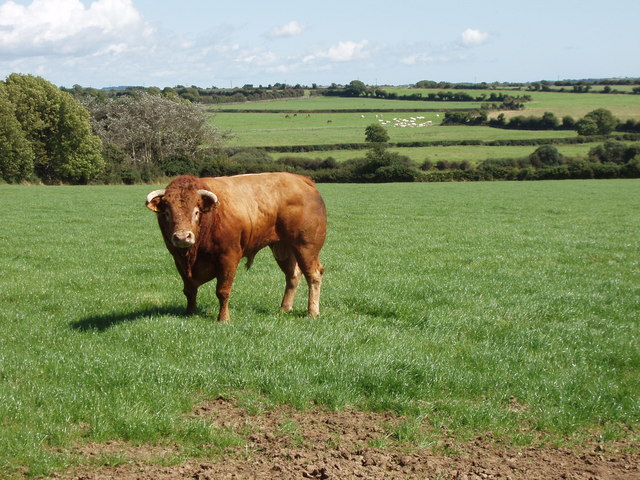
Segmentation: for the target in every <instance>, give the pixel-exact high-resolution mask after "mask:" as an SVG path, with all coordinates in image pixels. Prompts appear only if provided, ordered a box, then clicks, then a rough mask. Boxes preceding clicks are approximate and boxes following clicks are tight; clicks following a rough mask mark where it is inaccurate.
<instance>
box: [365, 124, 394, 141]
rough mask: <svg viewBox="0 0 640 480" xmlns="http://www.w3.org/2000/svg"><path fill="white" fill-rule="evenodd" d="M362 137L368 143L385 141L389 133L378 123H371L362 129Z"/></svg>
mask: <svg viewBox="0 0 640 480" xmlns="http://www.w3.org/2000/svg"><path fill="white" fill-rule="evenodd" d="M364 139H365V141H366V142H368V143H387V142H388V141H389V134H388V133H387V130H386V129H385V128H384V127H383V126H382V125H380V124H379V123H372V124H371V125H369V126H368V127H367V128H365V130H364Z"/></svg>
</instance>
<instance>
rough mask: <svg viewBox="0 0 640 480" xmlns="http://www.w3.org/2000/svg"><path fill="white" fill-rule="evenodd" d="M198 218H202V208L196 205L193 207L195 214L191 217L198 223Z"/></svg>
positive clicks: (192, 220) (193, 221)
mask: <svg viewBox="0 0 640 480" xmlns="http://www.w3.org/2000/svg"><path fill="white" fill-rule="evenodd" d="M198 220H200V209H199V208H198V207H196V208H194V209H193V216H192V217H191V222H192V223H198Z"/></svg>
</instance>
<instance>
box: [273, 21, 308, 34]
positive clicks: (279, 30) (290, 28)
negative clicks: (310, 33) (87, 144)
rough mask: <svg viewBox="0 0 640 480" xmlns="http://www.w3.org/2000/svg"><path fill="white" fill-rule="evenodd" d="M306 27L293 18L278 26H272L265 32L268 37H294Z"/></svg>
mask: <svg viewBox="0 0 640 480" xmlns="http://www.w3.org/2000/svg"><path fill="white" fill-rule="evenodd" d="M306 29H307V27H306V26H305V25H303V24H301V23H300V22H298V21H297V20H293V21H291V22H289V23H287V24H285V25H282V26H280V27H273V28H272V29H271V30H269V31H268V32H267V37H269V38H282V37H296V36H298V35H300V34H301V33H302V32H304V31H305V30H306Z"/></svg>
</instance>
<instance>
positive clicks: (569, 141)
mask: <svg viewBox="0 0 640 480" xmlns="http://www.w3.org/2000/svg"><path fill="white" fill-rule="evenodd" d="M612 139H616V140H624V141H638V140H640V134H624V135H591V136H579V137H570V138H562V137H558V138H531V139H512V140H427V141H414V142H389V143H388V144H387V146H388V147H390V148H411V147H416V148H419V147H453V146H485V147H502V146H539V145H574V144H581V143H593V142H604V141H607V140H612ZM369 147H371V145H370V144H369V143H366V142H357V143H334V144H316V145H271V146H256V147H251V148H254V149H259V150H264V151H265V152H276V153H299V152H317V151H327V150H366V149H367V148H369ZM240 148H245V147H231V148H230V149H227V150H230V151H232V150H234V149H240Z"/></svg>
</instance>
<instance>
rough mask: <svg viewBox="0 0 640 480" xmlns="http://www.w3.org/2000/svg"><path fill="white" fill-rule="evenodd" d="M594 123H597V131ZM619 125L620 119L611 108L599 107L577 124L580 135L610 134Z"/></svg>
mask: <svg viewBox="0 0 640 480" xmlns="http://www.w3.org/2000/svg"><path fill="white" fill-rule="evenodd" d="M593 125H595V133H591V132H593V131H594V128H593ZM617 126H618V120H617V119H616V117H614V116H613V113H611V111H610V110H607V109H606V108H598V109H596V110H593V111H591V112H589V113H587V114H586V115H585V116H584V117H583V118H582V120H580V121H579V122H578V123H577V124H576V130H577V132H578V134H579V135H609V134H610V133H611V132H612V131H614V130H615V128H616V127H617Z"/></svg>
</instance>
